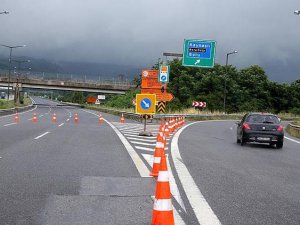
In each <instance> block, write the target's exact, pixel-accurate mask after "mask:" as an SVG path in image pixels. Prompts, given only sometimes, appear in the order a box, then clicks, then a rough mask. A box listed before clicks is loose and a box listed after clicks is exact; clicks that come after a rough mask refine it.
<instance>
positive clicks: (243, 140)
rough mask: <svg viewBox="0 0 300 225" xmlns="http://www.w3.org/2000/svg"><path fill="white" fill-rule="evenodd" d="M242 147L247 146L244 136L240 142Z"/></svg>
mask: <svg viewBox="0 0 300 225" xmlns="http://www.w3.org/2000/svg"><path fill="white" fill-rule="evenodd" d="M240 143H241V146H243V145H245V144H246V140H245V138H244V135H242V137H241V140H240Z"/></svg>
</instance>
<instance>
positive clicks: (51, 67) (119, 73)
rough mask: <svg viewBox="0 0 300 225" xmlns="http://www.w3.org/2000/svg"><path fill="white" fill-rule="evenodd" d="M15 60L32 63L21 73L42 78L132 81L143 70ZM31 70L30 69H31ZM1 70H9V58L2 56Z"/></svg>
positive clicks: (99, 65)
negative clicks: (27, 72) (57, 76)
mask: <svg viewBox="0 0 300 225" xmlns="http://www.w3.org/2000/svg"><path fill="white" fill-rule="evenodd" d="M15 60H30V63H22V64H21V69H20V70H21V71H30V73H31V74H35V75H40V76H42V75H43V74H44V76H53V77H54V76H56V75H57V74H59V75H61V76H63V77H68V76H69V77H71V74H72V77H73V78H74V77H78V78H82V77H84V76H86V77H87V79H91V80H97V79H99V76H100V79H103V80H112V79H120V77H121V79H127V80H132V79H133V78H134V77H135V76H136V75H138V74H140V72H141V69H142V68H137V67H134V66H128V65H111V64H103V63H87V62H53V61H50V60H46V59H35V58H30V57H25V56H24V57H18V58H15ZM14 67H16V68H17V67H18V64H17V63H16V62H12V68H14ZM29 68H30V69H29ZM0 70H2V71H4V70H8V57H5V56H0Z"/></svg>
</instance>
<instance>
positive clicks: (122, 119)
mask: <svg viewBox="0 0 300 225" xmlns="http://www.w3.org/2000/svg"><path fill="white" fill-rule="evenodd" d="M124 121H125V120H124V114H123V113H122V116H121V123H124Z"/></svg>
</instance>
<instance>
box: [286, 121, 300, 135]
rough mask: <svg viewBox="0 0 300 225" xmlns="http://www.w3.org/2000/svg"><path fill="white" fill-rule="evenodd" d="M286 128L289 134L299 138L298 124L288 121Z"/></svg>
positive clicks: (299, 127) (299, 128)
mask: <svg viewBox="0 0 300 225" xmlns="http://www.w3.org/2000/svg"><path fill="white" fill-rule="evenodd" d="M286 130H287V132H288V133H289V134H290V135H291V136H294V137H297V138H300V126H297V125H294V124H291V123H289V124H288V125H287V128H286Z"/></svg>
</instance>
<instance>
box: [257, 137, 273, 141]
mask: <svg viewBox="0 0 300 225" xmlns="http://www.w3.org/2000/svg"><path fill="white" fill-rule="evenodd" d="M257 140H258V141H270V138H268V137H258V138H257Z"/></svg>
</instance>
